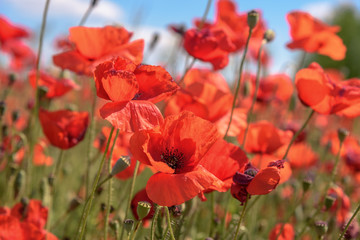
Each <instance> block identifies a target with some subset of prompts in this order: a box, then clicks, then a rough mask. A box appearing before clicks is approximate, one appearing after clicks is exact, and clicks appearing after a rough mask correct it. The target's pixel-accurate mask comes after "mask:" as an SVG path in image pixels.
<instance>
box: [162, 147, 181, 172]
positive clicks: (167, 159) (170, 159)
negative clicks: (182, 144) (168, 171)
mask: <svg viewBox="0 0 360 240" xmlns="http://www.w3.org/2000/svg"><path fill="white" fill-rule="evenodd" d="M160 157H161V160H162V161H163V162H164V163H166V164H167V165H168V166H169V167H171V168H172V169H175V170H176V169H179V168H181V167H182V166H183V163H184V154H183V153H181V152H179V150H178V149H175V148H173V147H172V148H171V149H169V148H166V149H165V151H164V152H163V153H162V154H161V156H160Z"/></svg>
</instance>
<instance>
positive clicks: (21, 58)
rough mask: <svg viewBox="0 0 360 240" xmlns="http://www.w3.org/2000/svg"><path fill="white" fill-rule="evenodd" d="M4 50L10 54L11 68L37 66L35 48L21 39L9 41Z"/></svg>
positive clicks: (18, 69) (21, 68)
mask: <svg viewBox="0 0 360 240" xmlns="http://www.w3.org/2000/svg"><path fill="white" fill-rule="evenodd" d="M1 47H2V50H3V51H4V52H5V53H7V54H9V55H10V68H11V69H13V70H15V71H21V70H23V69H25V68H33V67H34V66H35V61H36V56H35V53H34V52H33V50H32V49H31V48H30V47H29V46H27V45H26V44H25V43H23V42H22V41H20V40H13V41H8V42H7V43H6V44H4V45H2V46H1Z"/></svg>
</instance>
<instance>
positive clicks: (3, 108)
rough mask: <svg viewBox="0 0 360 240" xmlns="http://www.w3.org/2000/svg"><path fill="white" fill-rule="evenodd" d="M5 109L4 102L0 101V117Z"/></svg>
mask: <svg viewBox="0 0 360 240" xmlns="http://www.w3.org/2000/svg"><path fill="white" fill-rule="evenodd" d="M5 110H6V103H5V102H3V101H1V102H0V118H1V117H2V116H3V115H4V113H5Z"/></svg>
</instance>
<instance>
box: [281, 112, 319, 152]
mask: <svg viewBox="0 0 360 240" xmlns="http://www.w3.org/2000/svg"><path fill="white" fill-rule="evenodd" d="M314 113H315V111H314V110H311V112H310V114H309V116H308V117H307V119H306V120H305V122H304V124H303V125H302V126H301V128H300V129H299V130H298V131H297V132H296V133H295V134H294V136H293V137H292V138H291V141H290V143H289V145H288V147H287V149H286V151H285V154H284V156H283V157H282V159H285V158H286V157H287V155H288V153H289V150H290V148H291V145H292V144H293V143H294V142H295V140H296V138H297V137H298V136H299V134H300V133H301V132H302V131H303V130H304V128H305V127H306V125H307V124H308V123H309V121H310V119H311V117H312V116H313V115H314Z"/></svg>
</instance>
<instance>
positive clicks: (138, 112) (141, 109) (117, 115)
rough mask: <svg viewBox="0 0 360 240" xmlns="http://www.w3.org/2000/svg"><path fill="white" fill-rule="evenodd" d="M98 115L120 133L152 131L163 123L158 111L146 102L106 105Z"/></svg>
mask: <svg viewBox="0 0 360 240" xmlns="http://www.w3.org/2000/svg"><path fill="white" fill-rule="evenodd" d="M100 115H101V117H102V118H104V119H106V120H108V121H109V122H110V123H111V124H112V125H113V126H114V127H115V128H118V129H119V130H120V131H122V132H136V131H140V130H147V129H152V128H154V127H155V126H157V125H159V124H162V122H163V117H162V115H161V112H160V111H159V109H158V108H157V107H156V106H155V105H154V104H153V103H151V102H148V101H130V102H112V103H107V104H105V105H104V106H103V107H102V108H101V109H100Z"/></svg>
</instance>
